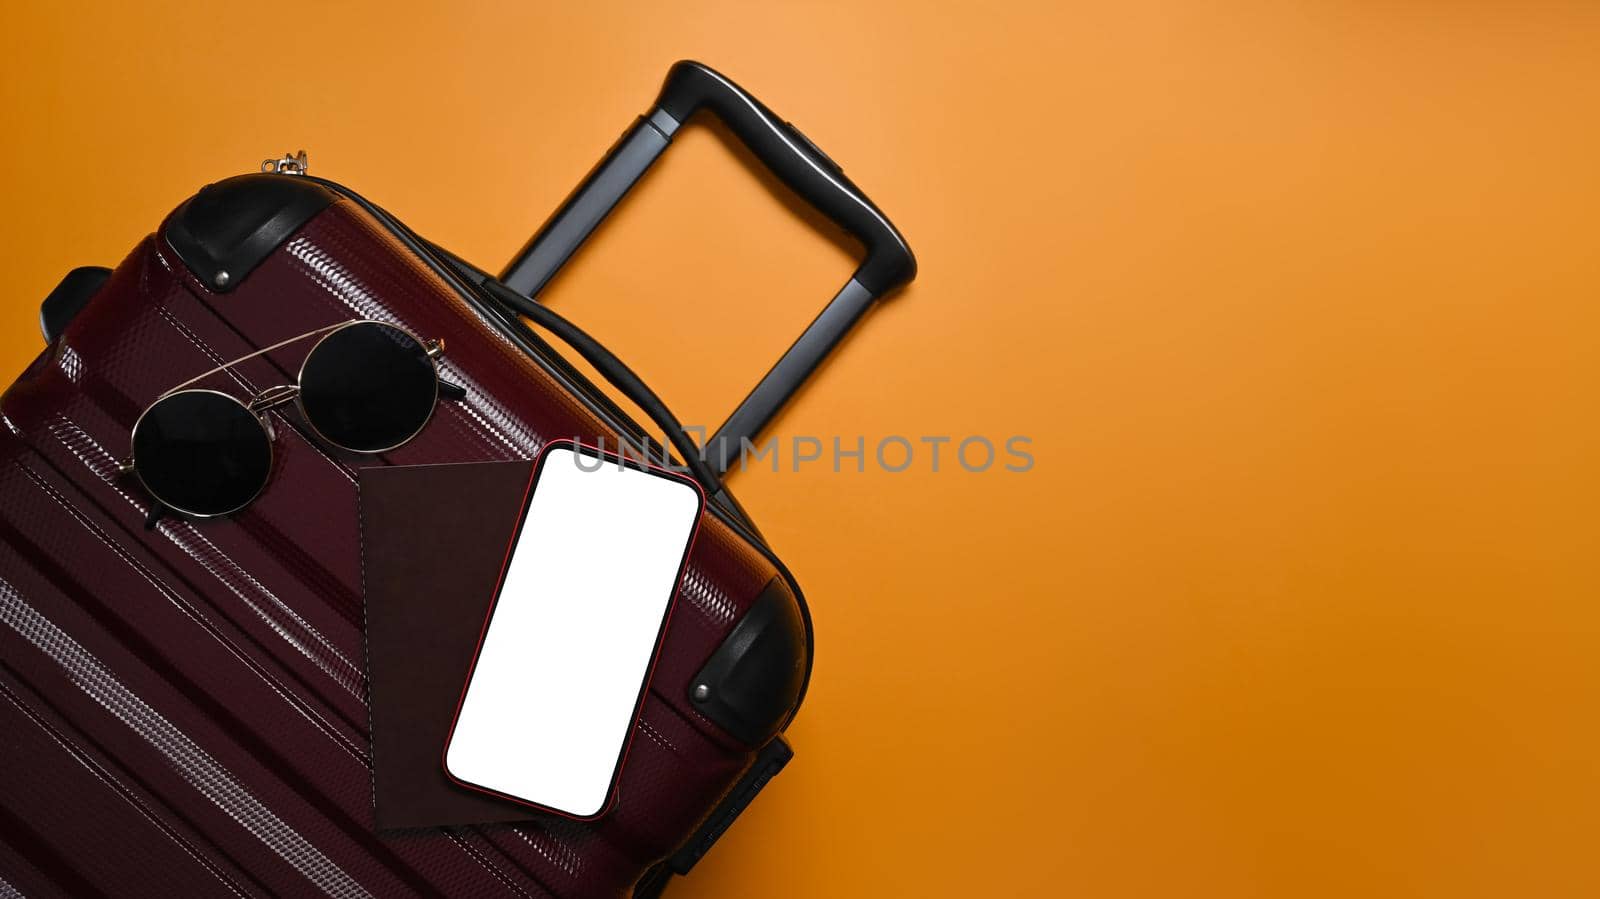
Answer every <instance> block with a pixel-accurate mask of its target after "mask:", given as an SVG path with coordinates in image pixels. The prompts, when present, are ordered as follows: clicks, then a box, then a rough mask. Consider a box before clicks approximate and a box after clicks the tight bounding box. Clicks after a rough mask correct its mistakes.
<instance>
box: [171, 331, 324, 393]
mask: <svg viewBox="0 0 1600 899" xmlns="http://www.w3.org/2000/svg"><path fill="white" fill-rule="evenodd" d="M351 324H356V322H336V323H334V324H331V325H328V326H327V327H325V328H318V329H316V330H315V331H307V332H306V333H304V334H301V335H298V336H296V337H291V338H289V339H288V340H280V341H278V342H277V343H275V344H273V345H272V346H268V347H262V348H261V349H259V350H256V351H255V352H253V353H249V354H247V355H244V356H240V357H239V358H237V359H234V360H233V361H231V362H224V363H223V364H221V365H219V366H217V367H216V368H213V369H211V370H210V371H208V372H204V373H201V374H198V375H195V376H194V377H192V378H190V379H189V380H187V381H184V382H183V383H182V384H179V385H178V386H176V387H168V388H167V389H166V390H164V391H162V393H161V396H158V397H156V399H157V400H159V399H161V398H162V397H165V396H168V395H170V394H174V393H177V392H178V391H180V390H182V389H183V388H185V387H188V386H189V385H190V384H195V383H198V382H200V381H204V380H205V379H206V378H209V377H211V376H212V375H214V374H216V373H217V372H219V371H227V370H228V369H230V368H232V367H234V366H235V365H238V364H239V363H241V362H246V361H249V360H251V359H254V358H256V357H257V356H262V355H265V354H267V353H270V352H272V351H273V350H281V349H283V348H284V347H286V346H288V345H289V344H291V343H298V342H299V341H302V340H305V339H306V338H308V337H315V336H317V335H318V334H326V333H327V332H329V331H335V330H338V329H339V328H343V327H344V326H346V325H351Z"/></svg>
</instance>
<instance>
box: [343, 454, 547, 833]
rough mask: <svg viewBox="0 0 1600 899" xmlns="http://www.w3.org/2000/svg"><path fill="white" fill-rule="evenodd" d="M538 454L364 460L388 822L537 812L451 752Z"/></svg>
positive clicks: (377, 798)
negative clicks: (518, 458) (464, 777)
mask: <svg viewBox="0 0 1600 899" xmlns="http://www.w3.org/2000/svg"><path fill="white" fill-rule="evenodd" d="M532 468H533V462H532V461H531V460H530V461H526V462H468V463H461V464H454V465H406V466H393V467H387V468H363V469H361V471H360V474H359V479H360V490H361V542H362V569H363V572H362V577H363V580H364V581H365V584H364V592H365V599H366V632H367V685H368V687H367V689H368V694H367V699H368V708H369V723H370V727H371V731H372V793H373V810H374V813H375V816H376V822H377V827H378V828H379V829H380V830H389V829H395V828H407V827H441V826H450V825H459V824H487V823H492V822H500V821H525V820H527V819H529V818H532V817H536V816H537V814H538V813H537V812H535V811H533V810H531V809H529V808H528V807H527V806H525V805H520V804H518V803H515V802H508V801H506V800H502V799H497V798H495V797H493V796H489V795H487V794H484V793H481V792H478V791H476V790H469V789H466V788H464V787H460V786H457V785H455V784H454V783H452V782H451V781H450V779H449V778H448V777H446V776H445V773H444V769H443V767H442V764H441V762H440V759H442V758H443V756H444V744H445V740H446V739H447V738H448V736H449V732H450V721H451V718H452V717H453V716H454V714H455V710H456V703H457V702H458V701H459V700H460V698H461V686H462V684H464V683H466V679H467V669H468V668H469V667H470V666H471V664H472V656H473V653H474V652H475V651H476V650H477V646H478V635H479V633H480V632H481V631H482V629H483V621H484V616H485V615H487V614H488V611H489V604H490V602H491V601H492V600H493V599H494V590H495V581H496V579H497V578H498V577H499V576H500V566H501V563H502V562H503V561H504V559H505V554H506V547H507V546H508V545H510V543H511V536H512V532H513V531H514V530H515V529H516V525H517V515H518V513H519V512H520V511H521V506H522V498H523V493H524V492H525V490H526V488H527V486H528V477H529V475H530V474H532Z"/></svg>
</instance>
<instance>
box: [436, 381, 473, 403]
mask: <svg viewBox="0 0 1600 899" xmlns="http://www.w3.org/2000/svg"><path fill="white" fill-rule="evenodd" d="M439 396H440V397H441V398H443V399H447V400H464V399H466V398H467V388H465V387H462V386H461V385H460V384H452V383H450V382H449V381H446V380H445V379H444V378H440V379H439Z"/></svg>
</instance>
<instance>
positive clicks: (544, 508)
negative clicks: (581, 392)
mask: <svg viewBox="0 0 1600 899" xmlns="http://www.w3.org/2000/svg"><path fill="white" fill-rule="evenodd" d="M536 477H537V480H536V481H535V483H534V486H533V490H532V492H531V494H530V499H529V501H528V504H527V513H526V517H525V519H524V522H523V525H522V531H521V533H520V534H519V535H518V537H517V538H516V542H515V544H514V545H513V546H512V548H511V554H510V558H509V561H508V562H507V564H506V569H505V573H504V578H503V580H502V584H501V588H500V597H499V599H498V601H497V602H496V603H495V604H494V607H493V611H492V612H491V613H490V618H489V622H488V627H487V628H486V630H485V632H484V635H483V642H482V645H481V646H480V647H479V648H478V659H477V662H476V664H475V665H474V667H473V670H472V674H471V675H470V678H469V681H468V684H467V688H466V691H465V695H464V696H463V697H462V701H461V708H460V711H459V712H458V713H457V716H456V723H455V728H454V730H453V732H452V734H451V737H450V742H449V744H448V745H447V746H446V748H445V769H446V770H447V771H448V772H449V773H450V775H451V776H452V777H454V778H455V779H456V780H458V781H462V782H464V783H466V784H469V785H474V786H478V787H482V788H485V789H488V790H492V791H494V792H498V793H503V794H506V795H508V796H511V797H514V798H518V799H522V800H525V801H527V802H532V803H535V804H538V805H542V806H546V807H548V808H552V809H555V810H557V811H561V812H565V813H567V814H569V815H573V816H576V817H591V816H594V815H597V814H599V813H600V811H601V810H602V809H604V807H605V804H606V799H607V797H608V796H609V795H610V792H611V782H612V778H613V776H614V775H615V774H616V773H618V765H619V761H620V756H621V754H622V752H623V748H624V747H625V746H626V745H627V737H628V731H629V729H630V728H631V727H632V726H633V716H634V711H635V709H636V707H637V706H638V702H639V697H640V694H641V693H642V692H643V690H644V685H645V679H646V677H647V676H648V675H649V669H650V664H651V661H652V659H653V657H654V654H655V647H656V641H657V638H658V636H659V635H660V633H661V628H662V625H663V621H664V619H665V617H666V614H667V611H668V609H669V608H670V607H671V602H672V594H673V591H674V589H675V588H676V585H677V580H678V575H679V571H680V569H681V567H682V565H683V562H684V557H685V554H686V553H687V551H688V546H689V541H690V539H691V538H692V537H693V535H694V529H695V525H696V523H697V521H698V519H699V515H700V508H701V499H700V492H699V491H698V490H697V489H696V488H695V487H694V486H693V485H692V484H689V483H686V482H685V481H683V480H681V479H678V478H672V477H667V476H664V475H662V474H659V473H651V472H647V471H642V470H640V469H638V468H633V467H629V466H620V467H619V466H618V465H617V463H616V462H615V461H606V460H603V459H602V458H600V457H598V456H595V455H592V454H591V453H590V452H589V451H584V452H582V454H581V455H580V454H579V453H578V452H574V450H573V449H570V448H567V447H565V446H562V447H551V448H550V449H547V450H546V451H545V453H544V455H543V459H542V464H541V465H540V467H539V471H538V474H537V476H536Z"/></svg>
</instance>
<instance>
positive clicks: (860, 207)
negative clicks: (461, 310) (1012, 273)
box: [500, 60, 917, 472]
mask: <svg viewBox="0 0 1600 899" xmlns="http://www.w3.org/2000/svg"><path fill="white" fill-rule="evenodd" d="M700 110H706V111H708V112H711V113H713V114H715V115H716V116H717V118H719V119H721V120H722V122H723V124H725V125H726V126H727V127H728V129H729V130H730V131H732V132H733V134H734V135H735V136H737V137H738V138H739V140H741V141H742V142H743V143H744V144H745V145H746V146H747V147H749V148H750V150H751V152H753V153H754V154H755V156H756V158H757V159H759V160H760V161H761V162H762V164H763V165H765V166H766V167H767V168H768V169H770V170H771V171H772V173H773V174H774V175H776V176H777V177H778V179H779V180H781V181H782V182H783V183H784V184H786V185H788V187H789V188H790V189H791V190H793V191H794V192H795V193H796V194H798V195H800V197H801V198H803V199H804V200H806V202H808V203H810V204H811V205H812V206H813V207H815V208H816V209H817V210H818V211H819V212H821V213H822V214H824V215H826V216H827V217H828V218H829V219H830V220H832V221H833V222H834V223H835V224H837V225H838V226H839V227H841V228H843V229H844V230H845V231H847V232H849V233H850V234H851V235H852V236H854V237H855V238H856V239H857V240H859V241H860V242H861V244H862V246H863V247H864V248H865V250H866V258H865V259H864V260H863V261H862V263H861V266H860V267H859V268H857V269H856V271H855V274H854V275H852V276H851V278H850V280H849V281H848V282H846V284H845V285H844V287H843V288H841V289H840V290H839V292H838V293H837V294H835V295H834V297H833V299H832V300H831V301H830V302H829V303H828V305H827V306H826V307H825V308H824V309H823V310H822V313H821V314H820V315H818V316H817V318H816V319H815V320H813V321H812V322H811V324H810V325H809V326H808V327H807V328H806V330H805V331H804V332H803V333H802V334H801V335H800V337H799V339H797V340H796V341H795V342H794V344H793V345H792V346H790V347H789V349H788V351H787V352H785V353H784V354H783V356H782V357H781V358H779V360H778V362H777V363H776V364H775V365H773V367H772V369H771V370H770V371H768V372H767V374H766V376H765V377H763V378H762V379H761V381H760V383H758V384H757V385H756V386H755V389H753V390H752V391H750V394H749V395H748V396H747V397H745V399H744V401H743V402H741V403H740V404H739V407H738V408H737V409H735V410H734V412H733V414H732V415H730V416H729V417H728V420H727V421H726V422H724V423H723V425H722V427H721V428H719V429H718V430H717V433H716V434H715V435H714V436H713V437H712V438H711V440H710V441H708V442H707V444H706V449H707V451H708V457H709V461H710V463H711V465H712V466H713V467H714V468H715V469H716V470H717V471H718V472H723V471H726V470H727V468H728V466H729V465H730V464H731V463H732V461H733V460H734V459H736V458H738V454H739V450H740V447H741V442H740V441H741V440H742V439H746V438H748V439H752V440H753V439H755V437H756V436H757V435H758V434H759V433H760V432H761V430H762V429H763V428H764V427H766V425H767V423H768V422H770V421H771V420H772V418H773V416H775V415H776V414H777V413H778V410H779V409H781V408H782V407H783V404H784V403H785V402H787V401H788V399H789V398H790V397H791V396H792V395H793V394H794V392H795V391H796V390H798V389H799V388H800V386H801V385H802V384H804V383H805V381H806V379H807V378H808V377H810V376H811V373H812V372H813V371H815V370H816V368H817V366H818V365H820V364H822V360H823V359H824V358H826V357H827V355H828V353H829V352H831V351H832V350H833V348H834V347H835V346H837V345H838V343H839V341H840V340H842V339H843V338H844V336H845V334H847V333H849V331H850V329H851V328H852V327H853V326H854V325H855V323H856V322H857V321H859V320H860V319H861V316H862V315H864V314H865V313H866V311H867V309H868V308H869V307H870V306H871V305H872V302H873V301H874V300H876V299H877V298H878V297H881V296H883V295H884V294H887V293H889V292H890V291H892V290H894V289H896V288H898V287H900V286H902V285H904V284H906V283H907V282H909V281H910V280H911V279H912V278H914V277H915V276H916V273H917V261H916V257H915V256H913V255H912V253H911V248H910V247H909V246H908V245H907V244H906V241H905V238H904V237H902V236H901V235H900V232H899V231H898V230H897V229H896V228H895V226H894V225H893V224H891V223H890V222H889V219H888V217H886V216H885V215H884V214H883V213H882V212H881V211H879V209H878V207H877V206H875V205H873V203H872V201H871V200H869V199H867V197H866V195H865V194H863V193H862V192H861V190H860V188H858V187H856V186H855V185H854V184H853V183H851V181H850V179H849V178H846V177H845V175H844V172H843V171H842V170H841V169H840V168H839V166H838V165H837V164H836V163H834V161H833V160H831V159H829V158H828V156H827V154H825V153H823V152H822V151H821V150H820V149H818V148H817V146H816V145H815V144H813V143H812V142H811V141H810V140H809V139H808V138H807V137H806V136H805V135H804V134H801V133H800V130H799V129H798V128H795V127H794V126H793V125H791V124H789V123H788V122H786V121H784V120H783V119H780V118H779V117H778V116H777V115H775V114H774V113H773V112H772V110H770V109H768V108H767V107H766V106H765V105H763V104H762V103H761V101H759V100H757V99H756V98H755V97H752V96H750V94H749V93H748V92H746V91H745V90H744V89H743V88H741V87H739V86H738V85H737V84H734V83H733V82H732V81H731V80H729V79H728V78H727V77H726V76H724V75H722V74H720V73H718V72H717V71H715V70H714V69H712V68H711V67H709V66H706V65H703V64H701V63H698V62H692V61H688V60H685V61H683V62H679V63H677V64H676V65H674V66H673V67H672V69H671V71H670V72H668V73H667V80H666V83H665V84H664V85H663V86H662V88H661V94H660V96H658V97H657V98H656V103H655V106H654V107H652V108H651V110H650V111H649V112H648V113H646V114H645V115H642V116H640V117H639V118H638V119H637V120H636V121H635V122H634V123H633V126H632V127H630V128H629V129H628V130H627V131H626V132H624V133H623V135H622V138H621V139H620V140H618V141H617V143H616V144H615V145H614V146H613V147H612V148H611V151H610V152H609V153H607V154H606V157H605V158H604V159H603V160H601V162H600V164H599V165H598V166H596V167H595V168H594V170H593V171H591V172H590V173H589V176H588V177H587V178H586V179H584V181H583V183H582V184H580V185H579V186H578V189H577V190H575V191H573V193H572V195H571V196H569V197H568V198H567V200H566V202H564V203H563V204H562V205H561V208H560V209H558V210H557V211H556V214H555V215H554V216H552V217H551V218H550V220H549V221H548V222H546V223H545V225H544V227H542V228H540V229H539V232H538V233H537V234H535V235H534V237H533V239H532V240H530V241H529V242H528V244H527V246H525V247H524V248H523V249H522V252H521V253H519V254H518V255H517V257H516V258H515V259H514V260H513V261H512V262H511V264H510V265H509V266H507V267H506V269H505V271H504V272H503V273H502V274H501V276H500V280H501V282H502V283H504V284H505V285H506V286H508V287H510V288H511V289H512V290H514V291H516V292H517V293H520V294H522V295H523V296H526V297H536V296H537V295H538V294H539V292H540V291H541V290H543V289H544V287H545V285H546V284H547V283H548V282H549V281H550V279H551V278H552V277H554V275H555V273H556V272H557V271H559V270H560V268H561V266H562V265H564V264H565V263H566V261H567V259H568V258H570V257H571V256H572V254H573V253H574V252H576V251H577V249H578V247H580V246H582V245H583V242H584V241H585V240H586V239H588V237H589V235H590V234H591V233H593V231H594V229H595V228H596V227H598V226H599V225H600V223H601V222H602V221H604V220H605V217H606V216H607V215H608V214H609V213H610V212H611V210H612V209H613V208H614V207H615V206H616V205H617V203H618V202H619V201H621V200H622V198H623V196H625V195H626V194H627V193H628V191H629V190H630V189H631V188H632V187H633V185H634V183H635V182H636V181H638V180H639V178H640V176H642V175H643V174H644V173H645V172H646V171H647V170H648V169H649V168H650V166H651V164H652V163H654V162H655V160H656V158H657V157H658V156H660V155H661V153H662V151H663V150H665V149H666V148H667V145H668V144H669V143H671V141H672V137H673V135H674V134H675V133H676V132H677V130H678V128H679V127H680V126H681V125H682V124H683V123H684V122H686V121H688V119H689V117H690V116H691V115H693V114H694V113H696V112H698V111H700Z"/></svg>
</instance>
